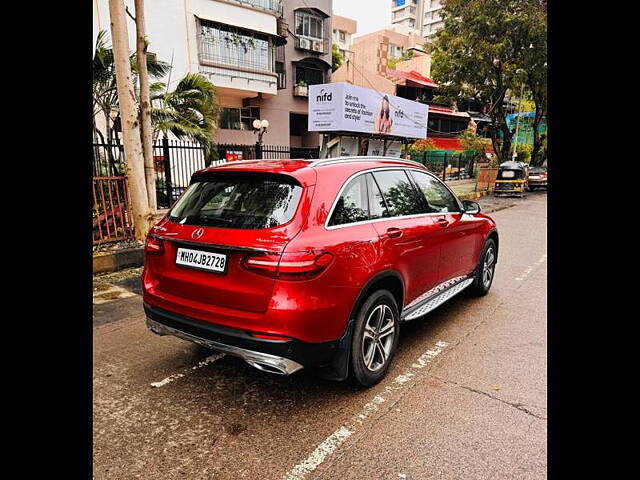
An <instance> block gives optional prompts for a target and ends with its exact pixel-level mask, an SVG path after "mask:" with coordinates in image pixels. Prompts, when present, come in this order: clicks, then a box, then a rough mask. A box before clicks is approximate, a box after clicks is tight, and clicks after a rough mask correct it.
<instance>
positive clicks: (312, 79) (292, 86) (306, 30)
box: [242, 0, 333, 155]
mask: <svg viewBox="0 0 640 480" xmlns="http://www.w3.org/2000/svg"><path fill="white" fill-rule="evenodd" d="M283 3H284V9H283V18H284V23H285V24H286V25H287V31H288V37H287V43H286V45H282V46H280V47H278V48H277V50H276V70H277V73H278V85H277V94H276V95H258V96H257V97H255V98H250V99H249V100H247V101H246V102H245V104H246V105H247V106H249V107H251V108H257V109H258V111H259V114H260V117H261V119H267V120H268V121H269V123H270V125H271V127H270V128H269V131H268V133H267V134H266V135H265V137H264V142H265V143H267V144H269V145H284V146H289V147H291V148H317V147H318V146H319V144H320V136H319V134H318V133H317V132H309V131H308V129H307V124H308V111H309V104H308V103H309V102H308V96H309V94H308V86H309V85H317V84H321V83H329V82H331V35H332V17H331V14H332V10H333V0H286V1H285V2H283ZM253 141H255V138H254V139H253ZM242 143H247V142H246V141H244V142H242ZM292 155H293V153H292Z"/></svg>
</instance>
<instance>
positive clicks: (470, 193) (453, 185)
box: [446, 178, 488, 200]
mask: <svg viewBox="0 0 640 480" xmlns="http://www.w3.org/2000/svg"><path fill="white" fill-rule="evenodd" d="M446 184H447V186H448V187H449V188H450V189H451V190H453V193H455V194H456V195H457V196H458V197H459V198H460V200H477V199H478V198H480V197H482V196H483V195H486V194H487V193H488V192H476V179H475V178H469V179H467V180H451V181H448V182H446Z"/></svg>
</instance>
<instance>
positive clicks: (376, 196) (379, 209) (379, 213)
mask: <svg viewBox="0 0 640 480" xmlns="http://www.w3.org/2000/svg"><path fill="white" fill-rule="evenodd" d="M367 187H368V188H367V189H368V190H369V215H370V216H371V219H372V220H374V219H376V218H384V217H390V216H391V215H390V214H389V210H387V204H386V202H385V201H384V197H383V196H382V193H381V192H380V189H379V188H378V184H377V183H376V181H375V180H374V179H373V175H372V174H370V173H367Z"/></svg>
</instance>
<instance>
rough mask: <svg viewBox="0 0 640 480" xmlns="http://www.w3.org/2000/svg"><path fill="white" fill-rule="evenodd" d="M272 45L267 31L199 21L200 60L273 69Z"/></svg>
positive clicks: (267, 69)
mask: <svg viewBox="0 0 640 480" xmlns="http://www.w3.org/2000/svg"><path fill="white" fill-rule="evenodd" d="M275 49H276V47H275V45H274V44H273V41H272V40H271V38H270V37H269V36H267V35H262V34H259V33H254V32H249V31H246V30H242V29H239V28H235V27H232V26H230V25H222V24H217V23H213V22H209V21H205V20H203V21H202V24H201V29H200V60H201V61H202V62H213V63H217V64H222V65H229V66H234V67H243V68H248V69H253V70H262V71H268V72H275Z"/></svg>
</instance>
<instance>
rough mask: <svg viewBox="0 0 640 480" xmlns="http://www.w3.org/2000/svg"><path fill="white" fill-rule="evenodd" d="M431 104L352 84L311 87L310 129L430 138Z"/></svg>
mask: <svg viewBox="0 0 640 480" xmlns="http://www.w3.org/2000/svg"><path fill="white" fill-rule="evenodd" d="M427 115H428V106H427V105H425V104H423V103H418V102H412V101H410V100H407V99H404V98H400V97H396V96H395V95H384V94H382V93H379V92H376V91H375V90H370V89H368V88H362V87H357V86H355V85H351V84H349V83H328V84H322V85H310V86H309V131H310V132H329V131H336V132H338V131H340V132H360V133H369V134H382V135H392V136H395V137H406V138H427Z"/></svg>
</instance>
